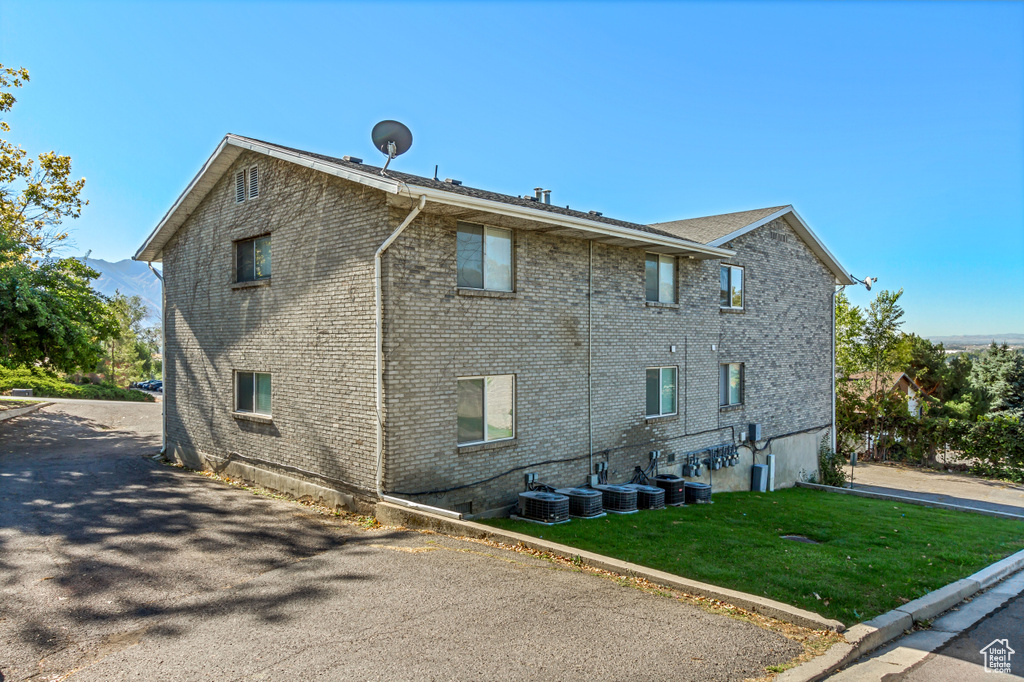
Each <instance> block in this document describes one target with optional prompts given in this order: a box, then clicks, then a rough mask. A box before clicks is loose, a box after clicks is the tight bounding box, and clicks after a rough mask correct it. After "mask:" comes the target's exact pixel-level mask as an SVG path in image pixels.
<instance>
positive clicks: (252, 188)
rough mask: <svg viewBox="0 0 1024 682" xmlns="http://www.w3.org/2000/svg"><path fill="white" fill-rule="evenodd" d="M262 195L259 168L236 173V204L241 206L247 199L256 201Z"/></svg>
mask: <svg viewBox="0 0 1024 682" xmlns="http://www.w3.org/2000/svg"><path fill="white" fill-rule="evenodd" d="M259 195H260V169H259V166H250V167H248V168H243V169H242V170H240V171H238V172H237V173H235V203H236V204H240V203H242V202H243V201H245V200H246V199H255V198H256V197H258V196H259Z"/></svg>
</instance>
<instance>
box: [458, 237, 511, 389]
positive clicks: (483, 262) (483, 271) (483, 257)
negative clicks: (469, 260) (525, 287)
mask: <svg viewBox="0 0 1024 682" xmlns="http://www.w3.org/2000/svg"><path fill="white" fill-rule="evenodd" d="M459 223H461V224H465V225H473V226H475V227H479V228H482V229H483V232H482V234H481V235H480V276H481V277H482V278H483V283H484V285H483V286H482V287H467V286H465V285H462V284H459V283H458V278H459V273H458V270H457V269H456V272H455V284H456V286H458V288H459V289H469V290H471V291H501V292H504V293H511V292H513V291H515V290H516V236H515V231H514V230H512V229H510V228H508V227H494V226H493V225H485V224H484V223H474V222H470V221H468V220H460V221H459ZM458 229H459V228H458V225H456V226H455V234H456V247H455V248H456V253H455V263H456V268H458V262H459V254H458V241H457V240H458V237H457V235H458ZM488 232H492V233H494V232H507V233H508V243H509V252H510V255H509V264H508V268H509V288H508V289H498V288H496V287H490V286H487V233H488ZM492 376H497V375H492Z"/></svg>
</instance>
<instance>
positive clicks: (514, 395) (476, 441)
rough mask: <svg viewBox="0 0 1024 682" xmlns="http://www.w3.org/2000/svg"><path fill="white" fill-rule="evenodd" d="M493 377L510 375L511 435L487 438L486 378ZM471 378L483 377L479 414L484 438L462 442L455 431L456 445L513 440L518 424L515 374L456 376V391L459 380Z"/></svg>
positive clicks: (463, 445)
mask: <svg viewBox="0 0 1024 682" xmlns="http://www.w3.org/2000/svg"><path fill="white" fill-rule="evenodd" d="M494 377H512V435H511V436H507V437H505V438H492V439H488V438H487V379H488V378H494ZM472 379H483V380H484V394H483V414H482V415H481V417H482V419H483V432H484V439H483V440H473V441H466V442H464V443H462V442H459V440H458V434H457V433H456V436H455V440H456V444H457V445H458V447H460V448H465V447H469V446H471V445H483V444H485V443H501V442H503V441H508V440H515V438H516V430H517V426H518V425H517V423H516V412H517V410H516V395H517V393H518V390H519V386H518V383H519V382H517V381H516V375H515V374H475V375H473V376H465V377H458V378H457V379H456V380H455V382H456V383H455V386H456V391H458V382H460V381H470V380H472ZM457 421H458V411H456V422H457Z"/></svg>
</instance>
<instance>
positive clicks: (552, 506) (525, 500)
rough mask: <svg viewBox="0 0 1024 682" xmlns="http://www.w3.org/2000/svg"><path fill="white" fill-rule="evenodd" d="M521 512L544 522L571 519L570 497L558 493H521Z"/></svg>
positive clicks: (524, 515) (525, 515)
mask: <svg viewBox="0 0 1024 682" xmlns="http://www.w3.org/2000/svg"><path fill="white" fill-rule="evenodd" d="M519 513H520V514H522V516H523V517H524V518H527V519H532V520H534V521H541V522H543V523H559V522H560V521H568V520H569V498H568V497H566V496H565V495H558V494H556V493H546V492H539V491H530V492H525V493H519Z"/></svg>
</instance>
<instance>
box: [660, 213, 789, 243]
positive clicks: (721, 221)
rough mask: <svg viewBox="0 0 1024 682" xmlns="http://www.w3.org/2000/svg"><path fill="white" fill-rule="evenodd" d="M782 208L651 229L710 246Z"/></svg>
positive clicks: (676, 223) (696, 219)
mask: <svg viewBox="0 0 1024 682" xmlns="http://www.w3.org/2000/svg"><path fill="white" fill-rule="evenodd" d="M784 208H786V206H773V207H771V208H756V209H754V210H752V211H739V212H737V213H723V214H721V215H711V216H705V217H703V218H690V219H689V220H673V221H671V222H667V223H654V224H653V225H651V227H653V228H654V229H657V230H664V231H665V232H668V233H669V234H671V235H672V236H673V237H680V238H682V239H689V240H690V241H695V242H698V243H700V244H710V243H711V242H713V241H715V240H716V239H721V238H722V237H724V236H725V235H727V234H732V233H733V232H735V231H736V230H740V229H743V228H744V227H746V226H747V225H750V224H751V223H756V222H757V221H758V220H761V219H762V218H766V217H767V216H770V215H771V214H772V213H775V212H776V211H781V210H782V209H784Z"/></svg>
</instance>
